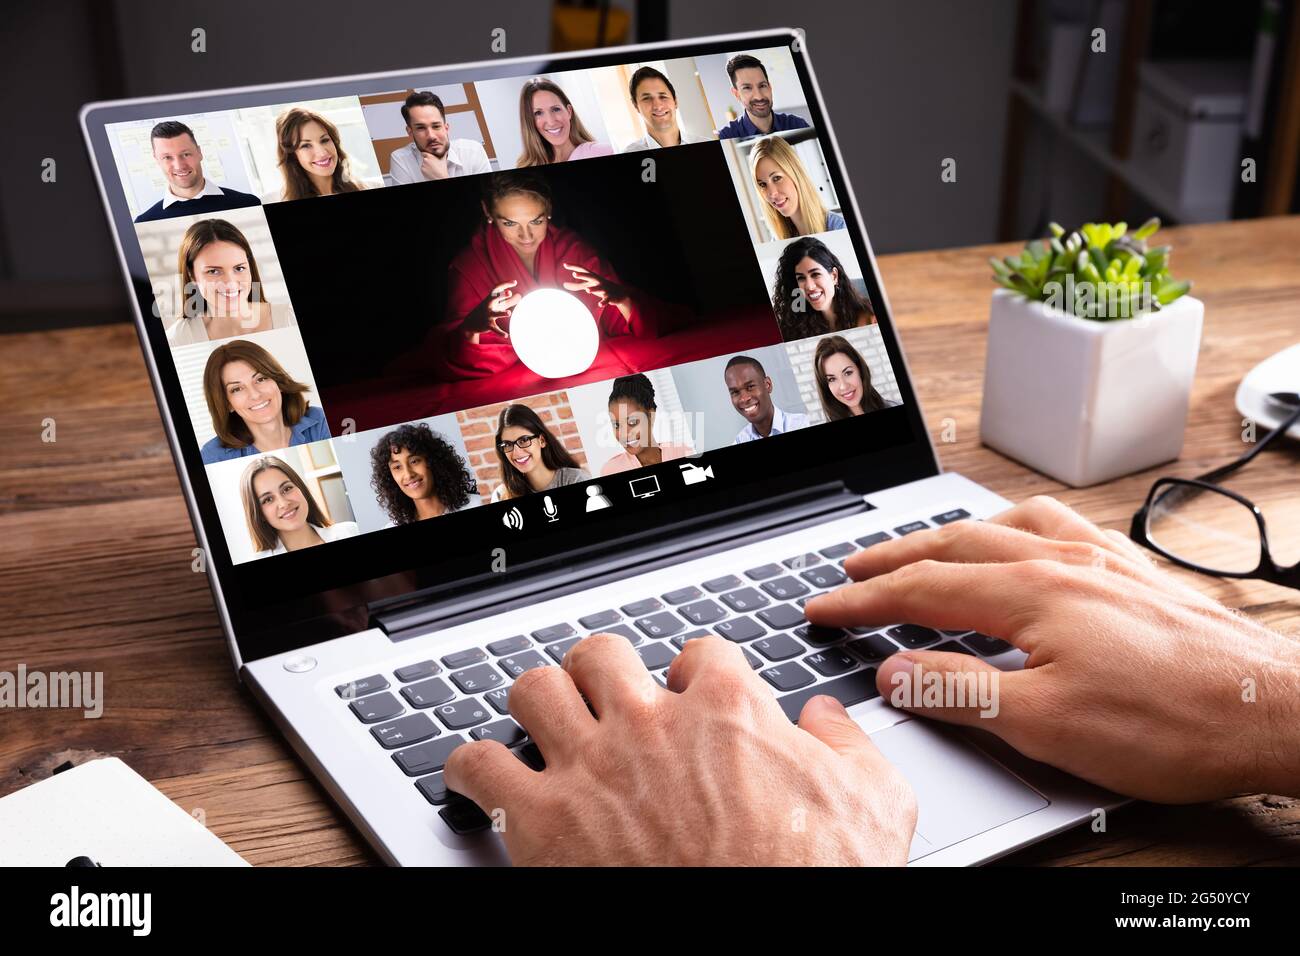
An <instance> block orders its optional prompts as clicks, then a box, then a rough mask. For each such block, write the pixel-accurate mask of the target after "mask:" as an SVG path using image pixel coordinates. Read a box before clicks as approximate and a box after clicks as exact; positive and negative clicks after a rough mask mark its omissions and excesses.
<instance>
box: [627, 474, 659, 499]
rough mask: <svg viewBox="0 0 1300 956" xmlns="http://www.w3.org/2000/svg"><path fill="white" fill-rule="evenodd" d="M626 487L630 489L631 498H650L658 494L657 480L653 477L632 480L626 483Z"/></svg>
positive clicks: (647, 476)
mask: <svg viewBox="0 0 1300 956" xmlns="http://www.w3.org/2000/svg"><path fill="white" fill-rule="evenodd" d="M627 486H628V488H629V489H631V491H632V497H633V498H650V497H652V496H654V495H657V494H659V479H658V478H656V477H655V476H654V475H646V476H645V477H644V478H633V479H632V480H631V481H629V482H628V483H627Z"/></svg>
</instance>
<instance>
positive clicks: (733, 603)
mask: <svg viewBox="0 0 1300 956" xmlns="http://www.w3.org/2000/svg"><path fill="white" fill-rule="evenodd" d="M778 570H779V569H778ZM722 603H724V604H725V605H727V607H729V608H731V609H732V610H733V611H736V612H737V613H744V612H745V611H754V610H757V609H758V608H760V607H767V605H768V604H770V603H771V602H770V601H768V599H767V598H765V597H763V595H761V594H759V593H758V591H756V590H755V589H754V588H741V589H740V590H738V591H727V592H726V593H725V594H723V595H722Z"/></svg>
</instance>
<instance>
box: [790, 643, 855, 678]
mask: <svg viewBox="0 0 1300 956" xmlns="http://www.w3.org/2000/svg"><path fill="white" fill-rule="evenodd" d="M803 662H804V663H805V664H807V665H808V666H809V667H811V668H812V669H813V670H815V671H816V672H817V673H818V674H821V675H822V677H837V676H839V675H840V674H843V673H844V672H845V671H851V670H853V668H855V667H857V666H858V662H857V661H856V660H854V659H853V658H852V657H850V656H849V655H848V654H847V653H846V652H845V651H844V649H843V648H842V647H833V648H831V649H830V650H827V651H817V652H816V653H815V654H809V655H808V656H807V657H805V658H804V659H803Z"/></svg>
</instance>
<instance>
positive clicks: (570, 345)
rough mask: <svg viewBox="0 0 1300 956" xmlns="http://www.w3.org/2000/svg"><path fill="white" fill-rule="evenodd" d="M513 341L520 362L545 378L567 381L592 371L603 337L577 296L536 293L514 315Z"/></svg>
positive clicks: (559, 291) (558, 291) (554, 291)
mask: <svg viewBox="0 0 1300 956" xmlns="http://www.w3.org/2000/svg"><path fill="white" fill-rule="evenodd" d="M510 341H511V342H512V343H513V344H514V347H515V354H516V355H518V356H519V361H521V362H523V363H524V364H525V365H527V366H528V367H529V368H530V369H532V370H533V371H534V372H536V373H537V374H538V375H540V376H541V377H542V378H566V377H568V376H570V375H577V374H578V373H579V372H585V371H586V370H587V369H589V368H591V363H592V362H593V361H595V359H596V350H597V349H598V348H600V333H599V332H598V331H597V329H596V320H595V319H593V318H592V317H591V313H590V312H588V311H587V307H586V306H584V305H583V304H582V303H581V302H580V301H578V299H577V297H576V296H573V295H570V294H569V293H568V292H565V291H564V290H563V289H535V290H534V291H532V292H530V293H528V294H527V295H526V296H524V298H523V301H522V302H520V303H519V304H518V305H517V306H515V308H514V311H513V312H511V313H510Z"/></svg>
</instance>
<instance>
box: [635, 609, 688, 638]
mask: <svg viewBox="0 0 1300 956" xmlns="http://www.w3.org/2000/svg"><path fill="white" fill-rule="evenodd" d="M636 626H637V630H639V631H641V632H642V633H644V634H645V636H646V637H651V638H655V637H668V636H669V635H671V634H676V633H677V632H678V631H680V630H683V629H684V628H685V627H686V625H685V624H683V623H682V621H681V618H679V617H678V616H677V615H676V614H672V613H670V612H668V611H664V612H663V613H661V614H651V615H650V616H649V617H642V618H638V619H637V621H636Z"/></svg>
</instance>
